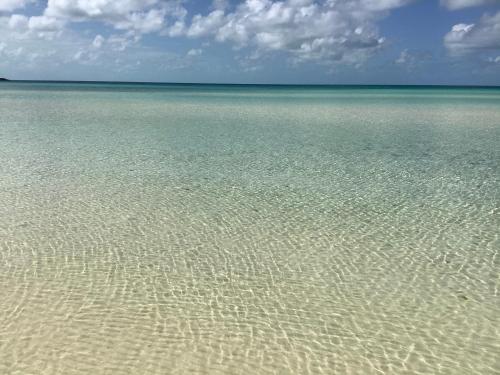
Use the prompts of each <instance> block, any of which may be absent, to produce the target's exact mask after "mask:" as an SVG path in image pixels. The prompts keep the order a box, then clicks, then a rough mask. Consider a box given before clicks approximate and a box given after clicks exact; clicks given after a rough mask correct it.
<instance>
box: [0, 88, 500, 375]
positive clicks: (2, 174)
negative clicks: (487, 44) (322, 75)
mask: <svg viewBox="0 0 500 375" xmlns="http://www.w3.org/2000/svg"><path fill="white" fill-rule="evenodd" d="M499 237H500V90H499V89H481V88H475V89H474V88H468V89H465V88H442V89H437V88H399V89H397V88H383V87H380V88H352V87H350V88H349V87H341V88H314V87H306V88H300V87H240V86H193V85H164V86H161V85H111V84H110V85H105V84H101V85H99V84H85V85H84V84H55V83H16V82H12V83H1V84H0V374H23V375H25V374H65V375H66V374H187V373H190V374H250V373H251V374H482V375H484V374H498V373H500V254H499V253H500V238H499Z"/></svg>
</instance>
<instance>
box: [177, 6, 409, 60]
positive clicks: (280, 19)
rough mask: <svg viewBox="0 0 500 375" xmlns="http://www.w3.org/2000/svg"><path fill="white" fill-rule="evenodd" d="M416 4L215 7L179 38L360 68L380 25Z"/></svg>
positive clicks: (195, 19)
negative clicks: (209, 38) (397, 11)
mask: <svg viewBox="0 0 500 375" xmlns="http://www.w3.org/2000/svg"><path fill="white" fill-rule="evenodd" d="M411 1H412V0H325V1H314V0H283V1H271V0H246V1H245V2H243V3H241V4H240V5H238V6H237V7H236V8H235V9H234V10H233V11H232V12H228V11H227V9H226V7H225V5H224V4H223V3H222V5H221V4H219V2H217V3H215V6H214V8H215V10H213V11H212V12H210V13H209V14H208V15H205V16H203V15H196V16H194V17H193V19H192V22H191V24H190V25H189V26H188V27H185V28H184V29H183V30H181V28H177V30H176V32H175V34H184V35H187V36H188V37H193V38H194V37H202V36H212V37H214V38H215V39H216V40H217V41H219V42H229V43H232V44H233V45H234V46H235V47H236V48H243V47H252V48H254V49H256V50H258V51H259V52H260V53H264V52H272V51H284V52H287V53H288V54H290V55H291V57H292V60H293V61H295V62H300V61H304V60H316V61H322V62H328V63H332V62H343V63H353V64H358V63H361V62H362V61H364V60H365V59H366V58H367V57H368V56H370V55H371V54H372V53H373V52H374V51H376V50H377V49H379V48H380V47H381V46H382V45H383V44H384V41H385V39H384V38H383V37H381V36H380V35H379V32H378V29H377V27H376V21H378V20H379V19H380V18H382V17H384V16H386V15H387V12H388V11H389V10H390V9H393V8H397V7H400V6H403V5H406V4H408V3H410V2H411Z"/></svg>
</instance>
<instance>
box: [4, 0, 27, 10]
mask: <svg viewBox="0 0 500 375" xmlns="http://www.w3.org/2000/svg"><path fill="white" fill-rule="evenodd" d="M27 3H28V1H27V0H0V12H12V11H14V10H16V9H20V8H24V7H25V6H26V4H27Z"/></svg>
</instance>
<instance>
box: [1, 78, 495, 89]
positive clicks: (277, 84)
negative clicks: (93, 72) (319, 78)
mask: <svg viewBox="0 0 500 375" xmlns="http://www.w3.org/2000/svg"><path fill="white" fill-rule="evenodd" d="M0 81H3V82H13V83H75V84H132V85H134V84H135V85H140V84H143V85H179V86H181V85H190V86H285V87H287V86H295V87H297V86H309V87H310V86H315V87H367V88H369V87H381V86H386V87H387V86H389V87H436V88H437V87H443V88H444V87H469V88H500V85H473V84H472V85H470V84H463V85H460V84H400V83H397V84H387V83H238V82H232V83H217V82H166V81H99V80H97V81H96V80H50V79H9V78H6V77H0Z"/></svg>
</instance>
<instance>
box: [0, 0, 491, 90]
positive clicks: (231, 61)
mask: <svg viewBox="0 0 500 375" xmlns="http://www.w3.org/2000/svg"><path fill="white" fill-rule="evenodd" d="M0 77H7V78H10V79H41V80H96V81H98V80H105V81H148V82H201V83H276V84H435V85H442V84H448V85H500V0H281V1H275V0H214V1H212V0H207V1H203V0H48V1H46V0H0Z"/></svg>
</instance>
